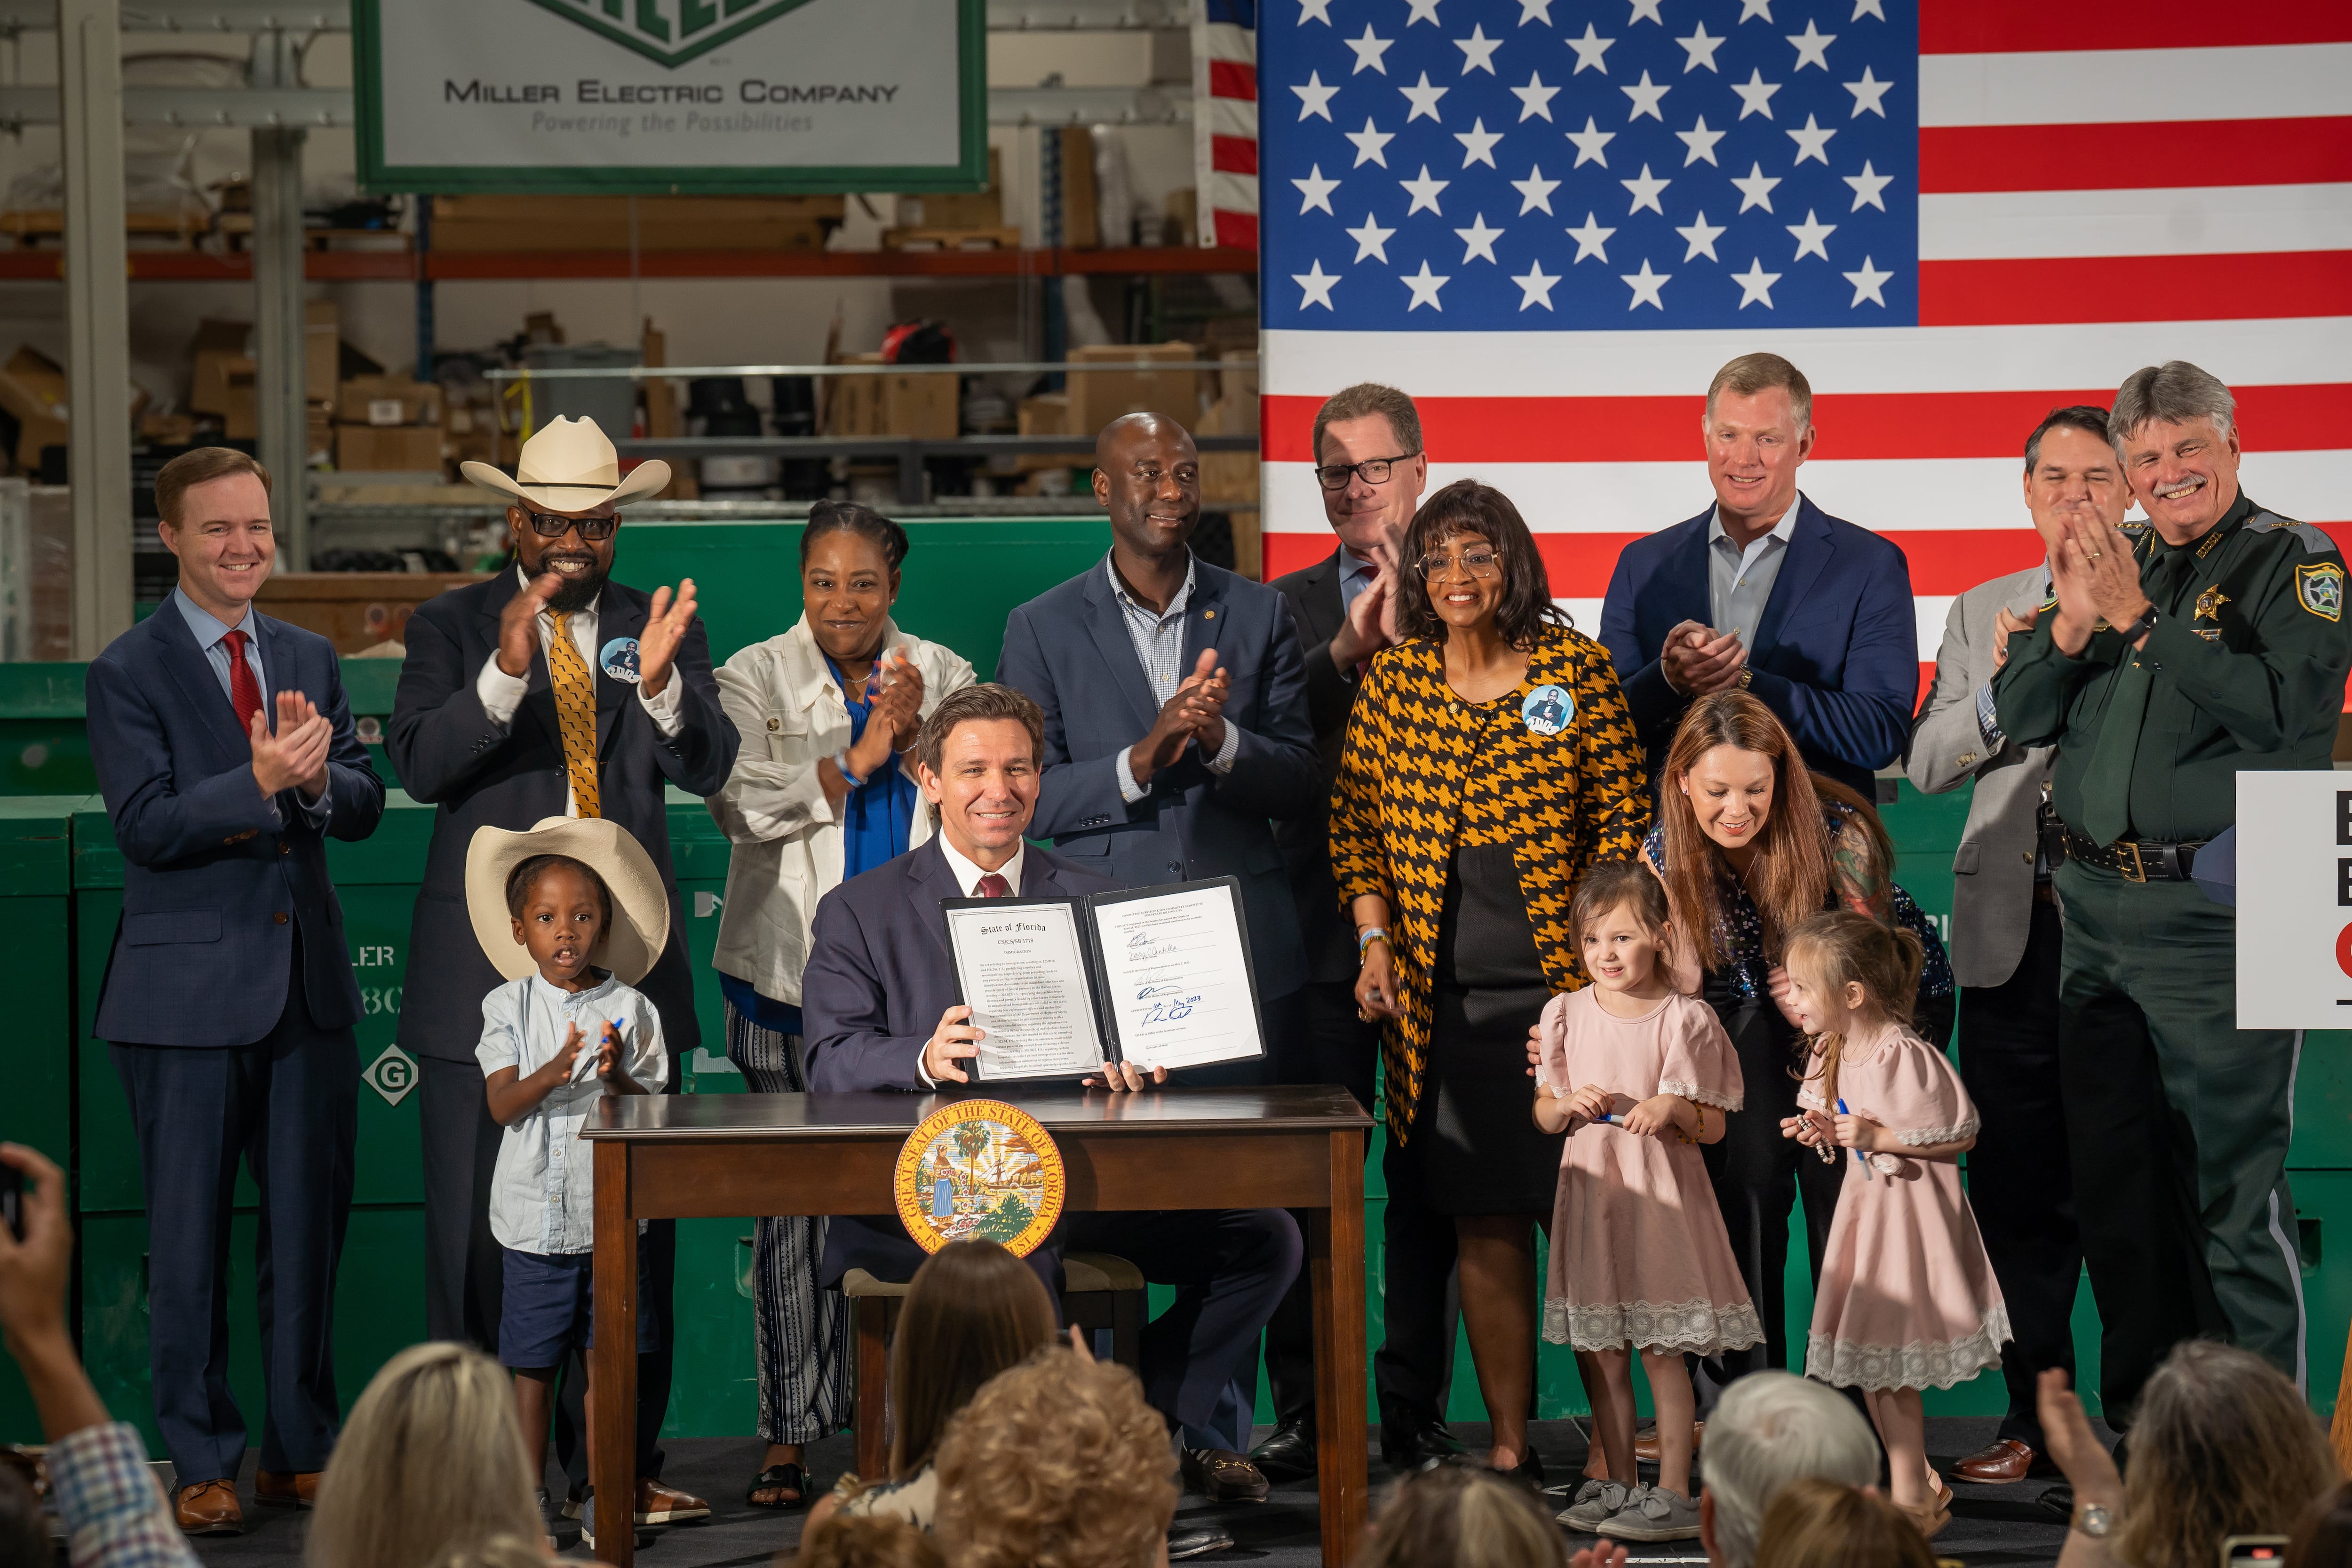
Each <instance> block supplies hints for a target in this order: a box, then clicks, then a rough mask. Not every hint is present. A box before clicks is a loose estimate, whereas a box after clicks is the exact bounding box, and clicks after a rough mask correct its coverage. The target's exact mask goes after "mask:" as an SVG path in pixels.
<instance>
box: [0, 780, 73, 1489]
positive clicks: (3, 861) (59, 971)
mask: <svg viewBox="0 0 2352 1568" xmlns="http://www.w3.org/2000/svg"><path fill="white" fill-rule="evenodd" d="M76 799H77V797H75V796H71V795H20V796H16V797H15V798H13V799H7V798H0V931H5V932H6V934H7V940H5V942H0V992H5V994H6V995H7V996H8V998H9V1002H10V1017H9V1029H10V1034H11V1036H12V1037H13V1045H12V1047H11V1049H10V1050H9V1051H8V1052H7V1060H8V1062H9V1064H10V1067H11V1069H12V1070H11V1071H10V1073H9V1083H8V1092H7V1093H6V1094H5V1095H0V1139H5V1140H6V1141H7V1142H11V1143H23V1144H26V1145H28V1146H30V1147H32V1148H35V1149H38V1150H39V1151H40V1152H42V1153H44V1154H47V1156H48V1157H49V1158H50V1159H52V1160H54V1161H56V1162H57V1163H58V1164H59V1165H61V1166H63V1167H64V1168H65V1169H66V1171H67V1172H68V1173H71V1172H72V1170H73V1141H72V1136H71V1131H72V1127H73V1047H72V1041H73V989H72V984H71V980H70V971H69V967H68V963H67V962H66V959H67V952H68V948H69V946H70V945H71V925H72V918H73V903H72V888H73V880H72V878H73V865H72V857H71V854H70V853H69V851H70V848H71V841H70V837H69V835H70V834H71V832H72V827H73V810H74V805H75V804H76ZM40 1440H41V1435H40V1424H39V1422H38V1420H37V1418H36V1416H35V1415H34V1413H33V1403H32V1399H31V1397H30V1395H28V1394H26V1390H25V1382H24V1379H23V1378H22V1377H20V1376H19V1375H18V1374H17V1373H16V1367H15V1366H14V1365H13V1364H10V1365H9V1366H8V1367H7V1370H5V1372H0V1443H37V1442H39V1441H40Z"/></svg>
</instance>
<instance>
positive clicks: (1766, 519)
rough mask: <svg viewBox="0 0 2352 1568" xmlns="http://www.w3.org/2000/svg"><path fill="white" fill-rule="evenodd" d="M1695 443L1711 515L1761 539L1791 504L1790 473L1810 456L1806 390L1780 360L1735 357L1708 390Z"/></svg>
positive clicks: (1793, 484) (1798, 374)
mask: <svg viewBox="0 0 2352 1568" xmlns="http://www.w3.org/2000/svg"><path fill="white" fill-rule="evenodd" d="M1700 435H1701V436H1702V437H1703V438H1704V439H1705V441H1706V477H1707V479H1709V481H1711V482H1712V483H1713V484H1714V486H1715V504H1716V507H1717V510H1720V511H1721V512H1722V514H1723V516H1724V518H1725V520H1726V521H1732V522H1737V523H1740V524H1745V525H1746V526H1748V527H1750V528H1755V529H1757V530H1759V531H1761V530H1762V529H1763V528H1764V527H1765V526H1766V525H1768V524H1770V523H1774V522H1777V521H1780V517H1781V515H1782V514H1783V513H1785V512H1787V510H1789V508H1790V507H1791V506H1793V505H1795V504H1796V500H1797V467H1798V465H1799V464H1801V463H1802V462H1803V461H1804V460H1805V458H1807V457H1809V456H1810V455H1811V452H1812V449H1813V389H1812V387H1811V384H1808V383H1807V382H1806V380H1805V373H1804V372H1803V371H1801V370H1799V369H1798V368H1797V367H1796V366H1795V365H1793V364H1790V363H1789V362H1788V361H1787V360H1784V359H1782V358H1781V357H1780V355H1779V354H1771V353H1754V354H1741V355H1740V356H1739V357H1738V359H1736V360H1733V361H1732V362H1731V363H1729V364H1727V365H1725V366H1724V367H1723V368H1722V369H1721V370H1719V371H1717V372H1716V373H1715V379H1714V380H1713V381H1711V382H1709V383H1707V386H1706V415H1705V416H1703V418H1702V420H1701V423H1700Z"/></svg>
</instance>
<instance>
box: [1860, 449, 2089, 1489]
mask: <svg viewBox="0 0 2352 1568" xmlns="http://www.w3.org/2000/svg"><path fill="white" fill-rule="evenodd" d="M2130 504H2131V490H2130V489H2129V487H2128V486H2126V483H2125V482H2124V476H2123V469H2122V468H2121V466H2120V465H2119V464H2118V463H2117V462H2116V454H2115V448H2114V447H2111V446H2109V445H2108V444H2107V411H2106V410H2105V409H2104V408H2091V407H2074V408H2060V409H2055V410H2053V411H2052V413H2051V414H2050V415H2049V416H2048V417H2046V418H2044V419H2043V420H2042V423H2041V424H2040V425H2038V426H2034V430H2033V434H2032V436H2030V437H2027V438H2026V442H2025V505H2026V508H2027V510H2030V511H2032V514H2033V526H2034V530H2035V531H2037V532H2038V533H2040V534H2041V536H2042V547H2043V550H2044V552H2045V559H2044V560H2043V561H2042V562H2041V563H2036V564H2034V565H2032V566H2029V567H2027V568H2026V569H2025V570H2024V571H2022V572H2012V573H2010V574H2008V575H2006V576H2002V577H1995V578H1994V579H1992V581H1990V582H1989V583H1980V584H1978V585H1977V586H1975V587H1973V588H1971V589H1969V591H1968V592H1967V593H1965V594H1963V595H1960V596H1959V597H1958V598H1957V599H1955V600H1953V601H1952V610H1951V615H1950V616H1948V619H1947V620H1946V622H1945V626H1944V642H1943V646H1942V647H1939V648H1938V649H1937V651H1936V685H1935V689H1933V690H1932V691H1930V692H1929V693H1928V696H1927V706H1926V707H1925V708H1924V709H1922V710H1920V713H1919V717H1918V719H1917V721H1916V722H1915V723H1914V724H1913V726H1912V730H1911V748H1910V751H1909V752H1908V753H1907V754H1906V756H1905V757H1904V760H1903V765H1904V769H1905V771H1906V773H1909V774H1910V775H1911V782H1912V783H1913V784H1916V785H1917V786H1918V787H1919V789H1920V790H1921V791H1922V792H1924V793H1926V794H1928V795H1941V794H1943V793H1944V792H1946V791H1947V790H1955V789H1958V788H1959V787H1960V786H1961V785H1962V784H1966V783H1968V782H1969V780H1970V779H1974V780H1975V781H1976V793H1975V795H1973V796H1972V797H1971V798H1970V800H1969V823H1968V828H1967V830H1966V831H1965V832H1964V833H1963V834H1962V835H1961V837H1960V847H1959V852H1958V854H1957V855H1955V856H1954V857H1953V858H1952V873H1953V876H1952V884H1953V885H1952V931H1951V952H1952V973H1953V975H1954V977H1955V978H1956V979H1958V982H1959V984H1960V1005H1959V1046H1960V1070H1961V1072H1962V1073H1963V1074H1964V1075H1965V1076H1966V1078H1967V1079H1968V1084H1969V1093H1970V1094H1972V1095H1973V1096H1975V1098H1976V1102H1977V1109H1978V1112H1979V1115H1981V1116H1982V1117H1983V1119H1984V1126H1983V1130H1982V1131H1980V1132H1979V1134H1978V1135H1977V1144H1976V1147H1975V1148H1974V1149H1973V1150H1971V1151H1970V1152H1969V1201H1970V1203H1971V1204H1973V1205H1975V1208H1976V1212H1977V1218H1978V1221H1979V1224H1980V1225H1981V1226H1982V1228H1983V1231H1984V1240H1985V1250H1986V1252H1988V1253H1989V1254H1990V1256H1991V1258H1992V1267H1993V1273H1994V1274H1995V1276H1997V1277H1998V1278H1999V1279H2000V1290H2001V1294H2002V1296H2004V1297H2005V1298H2007V1300H2008V1302H2009V1314H2010V1324H2011V1328H2012V1329H2013V1330H2014V1331H2015V1332H2016V1335H2017V1339H2016V1343H2015V1346H2014V1348H2013V1349H2011V1351H2008V1352H2004V1353H2003V1355H2002V1356H2001V1376H2002V1378H2003V1380H2004V1381H2005V1382H2006V1383H2007V1384H2008V1385H2009V1414H2008V1415H2007V1416H2005V1417H2004V1418H2003V1419H2002V1421H2001V1424H2000V1431H1999V1433H1998V1434H1996V1436H1994V1438H1993V1441H1992V1443H1991V1444H1990V1446H1989V1447H1985V1448H1983V1449H1981V1450H1979V1452H1977V1453H1974V1454H1971V1455H1969V1457H1968V1458H1965V1459H1963V1460H1961V1461H1960V1463H1959V1465H1958V1467H1957V1468H1956V1470H1955V1473H1956V1474H1957V1475H1958V1476H1959V1478H1960V1479H1963V1480H1969V1481H1977V1482H1980V1483H1986V1484H1991V1485H2002V1484H2006V1483H2009V1482H2012V1481H2021V1480H2023V1479H2026V1477H2027V1476H2029V1475H2044V1474H2053V1473H2054V1467H2053V1466H2052V1465H2051V1463H2050V1460H2049V1458H2048V1455H2047V1453H2046V1451H2045V1450H2044V1448H2043V1447H2042V1426H2041V1423H2040V1421H2039V1420H2038V1419H2037V1418H2036V1416H2035V1414H2034V1387H2033V1379H2034V1374H2035V1373H2038V1372H2040V1371H2042V1370H2043V1369H2045V1368H2048V1367H2053V1366H2063V1367H2064V1368H2065V1369H2066V1372H2067V1375H2068V1376H2069V1378H2071V1377H2072V1376H2073V1375H2074V1333H2073V1330H2072V1327H2071V1324H2070V1319H2071V1318H2072V1315H2073V1312H2074V1289H2075V1285H2076V1283H2077V1281H2078V1279H2080V1277H2081V1275H2082V1271H2083V1247H2082V1242H2081V1239H2080V1238H2079V1237H2078V1236H2077V1235H2076V1232H2075V1228H2074V1184H2073V1180H2072V1178H2071V1176H2070V1174H2069V1172H2068V1169H2067V1150H2066V1121H2065V1116H2064V1113H2063V1107H2062V1105H2061V1103H2060V1099H2059V1091H2058V954H2059V943H2060V921H2059V915H2058V905H2057V900H2056V896H2055V894H2054V893H2053V889H2052V885H2051V873H2052V872H2053V871H2054V870H2055V869H2056V868H2057V861H2058V857H2056V856H2054V855H2052V854H2050V853H2048V852H2047V850H2046V849H2045V848H2044V834H2045V829H2046V827H2047V826H2048V822H2049V817H2048V808H2047V805H2046V804H2045V803H2046V802H2047V800H2048V798H2049V793H2050V774H2051V770H2052V768H2053V766H2054V765H2055V763H2056V761H2057V755H2058V752H2057V748H2056V747H2054V746H2030V747H2029V746H2019V745H2015V744H2012V743H2011V742H2010V741H2009V739H2008V738H2007V737H2006V736H2004V735H2003V734H2002V733H2001V732H2000V726H1999V725H1998V724H1997V723H1996V722H1995V721H1994V717H1993V704H1992V696H1991V686H1992V677H1993V672H1994V671H1995V670H1997V669H1999V668H2000V667H2001V666H2002V665H2003V664H2004V663H2006V662H2007V660H2008V655H2009V639H2010V637H2011V634H2012V633H2019V632H2025V631H2030V630H2031V629H2032V626H2033V624H2034V622H2035V621H2036V620H2037V619H2038V618H2039V617H2040V616H2041V614H2042V609H2043V607H2044V606H2045V605H2046V604H2047V602H2048V600H2049V598H2050V567H2049V564H2048V562H2047V559H2046V552H2048V551H2052V550H2055V549H2057V548H2058V544H2059V542H2060V540H2062V539H2063V537H2064V520H2065V518H2066V517H2067V516H2068V515H2069V514H2070V513H2081V514H2083V515H2085V516H2089V517H2095V518H2096V519H2098V520H2099V521H2100V522H2102V523H2103V524H2105V525H2107V526H2110V527H2112V526H2115V525H2116V524H2119V523H2121V522H2122V521H2123V515H2124V510H2125V509H2126V507H2128V506H2129V505H2130Z"/></svg>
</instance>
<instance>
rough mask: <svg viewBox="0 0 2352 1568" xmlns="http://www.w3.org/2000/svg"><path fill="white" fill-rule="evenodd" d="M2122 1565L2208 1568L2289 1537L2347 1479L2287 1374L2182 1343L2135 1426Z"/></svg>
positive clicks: (2152, 1385)
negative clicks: (2246, 1545) (2236, 1550)
mask: <svg viewBox="0 0 2352 1568" xmlns="http://www.w3.org/2000/svg"><path fill="white" fill-rule="evenodd" d="M2131 1460H2132V1462H2131V1473H2130V1474H2129V1475H2128V1476H2126V1477H2125V1479H2124V1506H2123V1521H2122V1525H2121V1527H2120V1529H2119V1530H2118V1531H2117V1534H2116V1543H2115V1551H2116V1556H2117V1558H2119V1559H2120V1560H2121V1561H2123V1562H2126V1563H2132V1564H2134V1568H2206V1565H2207V1564H2208V1563H2211V1562H2213V1560H2214V1554H2215V1552H2218V1551H2219V1550H2220V1548H2221V1542H2222V1541H2223V1540H2224V1539H2226V1538H2227V1537H2229V1536H2232V1535H2275V1534H2282V1533H2284V1532H2285V1531H2288V1530H2290V1529H2292V1528H2293V1527H2294V1522H2295V1521H2296V1519H2297V1518H2298V1517H2299V1516H2300V1515H2301V1514H2302V1513H2303V1511H2304V1510H2305V1509H2306V1508H2308V1507H2310V1506H2311V1501H2312V1500H2313V1499H2314V1498H2316V1497H2318V1496H2320V1495H2321V1494H2322V1493H2324V1492H2326V1490H2327V1489H2328V1488H2329V1487H2331V1486H2333V1485H2335V1484H2336V1481H2337V1480H2339V1479H2342V1478H2341V1477H2340V1475H2339V1474H2338V1472H2337V1470H2336V1456H2335V1455H2334V1453H2333V1452H2331V1451H2330V1450H2329V1448H2328V1447H2327V1434H2326V1430H2325V1429H2324V1428H2323V1427H2321V1426H2320V1425H2319V1421H2318V1418H2317V1417H2315V1416H2314V1415H2312V1413H2311V1408H2310V1406H2308V1405H2305V1403H2304V1402H2303V1395H2302V1394H2300V1393H2299V1392H2297V1391H2296V1389H2295V1386H2294V1384H2293V1383H2291V1382H2289V1381H2288V1379H2287V1377H2286V1374H2285V1373H2282V1372H2280V1371H2279V1370H2278V1368H2276V1367H2274V1366H2273V1365H2271V1363H2268V1362H2266V1361H2264V1360H2263V1358H2262V1357H2260V1356H2258V1355H2255V1354H2254V1353H2252V1352H2251V1351H2242V1350H2239V1349H2237V1348H2236V1347H2234V1346H2231V1345H2225V1344H2221V1343H2219V1342H2216V1341H2212V1340H2184V1341H2182V1342H2180V1343H2179V1344H2178V1345H2175V1346H2174V1347H2173V1350H2172V1353H2171V1354H2170V1355H2168V1356H2167V1357H2166V1358H2165V1360H2164V1364H2163V1365H2162V1366H2160V1367H2158V1368H2157V1369H2156V1374H2155V1375H2154V1376H2153V1377H2150V1378H2149V1379H2148V1380H2147V1387H2146V1388H2145V1389H2144V1390H2142V1391H2141V1394H2140V1396H2139V1405H2138V1407H2137V1409H2136V1410H2135V1411H2134V1412H2133V1415H2132V1428H2131Z"/></svg>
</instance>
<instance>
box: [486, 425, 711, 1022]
mask: <svg viewBox="0 0 2352 1568" xmlns="http://www.w3.org/2000/svg"><path fill="white" fill-rule="evenodd" d="M583 423H584V421H583ZM534 855H564V856H569V857H570V858H572V859H574V860H577V861H579V862H580V863H581V864H582V865H583V866H585V867H587V868H589V869H590V870H592V871H593V872H595V873H596V875H598V876H599V877H602V878H603V879H604V886H605V888H606V889H607V890H608V891H610V892H611V893H612V895H613V919H612V922H611V923H610V924H609V925H608V926H606V927H605V930H604V936H603V937H602V938H601V939H600V940H599V941H598V942H597V943H596V951H595V952H592V953H590V954H589V955H588V962H589V963H593V964H594V965H595V966H596V967H597V968H599V969H609V970H611V971H612V972H613V973H614V974H615V975H618V976H619V977H620V979H621V982H622V984H627V985H635V984H636V983H637V982H638V981H640V980H643V979H644V978H645V977H646V974H647V973H649V972H650V971H651V970H652V969H653V966H654V961H655V960H656V959H657V958H659V957H660V956H661V952H662V949H663V948H664V947H666V946H667V945H668V943H669V895H668V893H667V892H666V891H665V890H664V889H663V888H662V879H661V873H660V872H659V871H657V870H656V869H655V868H654V861H653V857H652V856H650V855H648V854H646V847H645V846H644V845H642V844H640V843H638V842H637V841H636V840H635V838H632V837H629V834H628V831H627V829H625V828H624V827H623V826H621V825H620V824H619V823H617V822H614V821H612V820H610V819H609V818H605V817H599V816H550V817H546V818H543V819H542V820H541V822H540V824H539V826H536V827H533V828H532V829H531V830H530V832H528V833H516V832H513V831H511V830H509V829H507V828H504V827H478V828H476V829H475V830H474V840H473V842H472V843H470V844H468V845H467V846H466V913H467V915H468V916H470V917H471V918H472V920H473V922H474V938H475V940H476V941H478V942H480V943H481V944H482V951H483V952H486V953H488V954H489V959H490V964H491V967H493V968H495V969H496V970H497V971H498V972H499V973H500V974H503V975H505V976H506V977H507V978H508V979H509V980H520V979H521V978H522V977H523V976H524V975H526V974H535V973H538V966H537V965H536V964H534V963H531V961H530V949H529V948H527V947H525V946H523V944H522V943H520V942H517V941H516V940H515V938H514V917H513V916H512V915H511V914H509V912H508V910H507V879H508V878H509V877H510V876H512V875H513V874H514V868H516V867H517V866H520V865H521V864H522V863H523V862H524V861H525V860H528V859H530V858H531V857H532V856H534Z"/></svg>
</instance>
